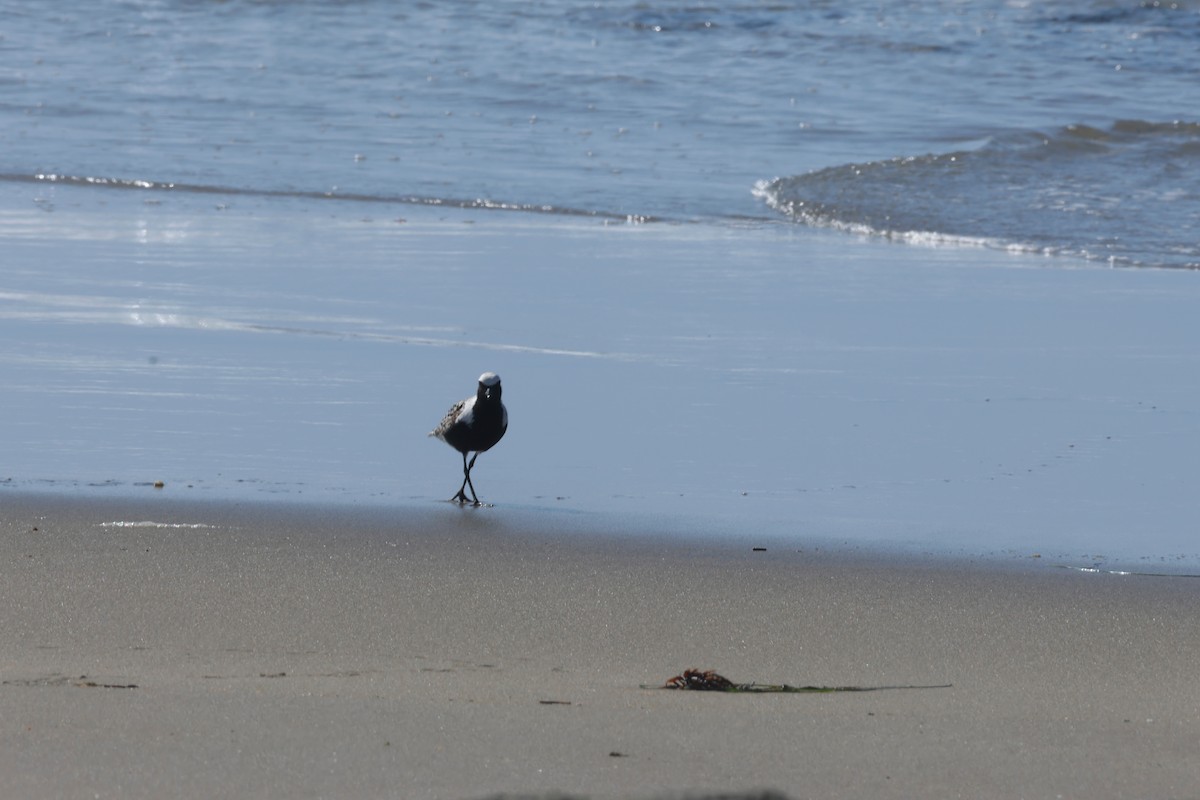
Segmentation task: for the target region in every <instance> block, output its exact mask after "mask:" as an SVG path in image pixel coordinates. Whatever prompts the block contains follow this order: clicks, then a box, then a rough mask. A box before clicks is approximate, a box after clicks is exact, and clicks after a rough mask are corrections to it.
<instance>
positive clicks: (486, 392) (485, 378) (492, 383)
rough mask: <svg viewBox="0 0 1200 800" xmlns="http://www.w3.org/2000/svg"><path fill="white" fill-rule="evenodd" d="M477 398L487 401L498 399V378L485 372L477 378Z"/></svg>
mask: <svg viewBox="0 0 1200 800" xmlns="http://www.w3.org/2000/svg"><path fill="white" fill-rule="evenodd" d="M479 396H480V397H483V398H486V399H488V400H499V399H500V376H499V375H497V374H496V373H494V372H485V373H483V374H482V375H480V376H479Z"/></svg>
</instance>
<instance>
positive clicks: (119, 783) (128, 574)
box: [0, 495, 1200, 798]
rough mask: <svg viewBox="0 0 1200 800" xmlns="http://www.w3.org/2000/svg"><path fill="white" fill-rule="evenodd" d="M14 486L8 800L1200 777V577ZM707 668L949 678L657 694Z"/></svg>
mask: <svg viewBox="0 0 1200 800" xmlns="http://www.w3.org/2000/svg"><path fill="white" fill-rule="evenodd" d="M2 499H3V501H4V505H3V509H4V511H3V514H2V515H0V532H2V539H0V541H2V544H0V552H2V554H3V560H2V563H3V565H4V566H3V567H2V568H0V569H2V570H3V575H2V576H0V578H2V580H0V602H2V603H3V604H4V606H5V607H6V608H7V609H9V611H8V613H6V615H4V618H3V622H2V629H0V634H2V636H3V640H4V641H5V642H6V647H5V651H4V658H3V662H2V670H0V717H3V719H5V721H6V722H7V723H8V724H7V725H6V726H5V732H4V734H3V736H4V742H3V744H4V746H3V747H2V748H0V793H3V794H5V795H8V796H31V795H42V796H46V795H56V796H64V797H76V796H80V797H82V796H84V795H87V796H89V797H90V796H93V795H99V796H123V797H153V796H161V794H162V793H163V792H164V791H169V793H171V794H176V795H179V796H195V797H200V796H207V797H212V796H264V797H266V796H296V797H322V796H343V797H345V796H350V797H368V796H378V795H381V794H387V795H390V796H405V797H430V798H433V797H438V798H441V797H452V798H483V797H493V796H497V795H498V794H502V793H532V795H533V796H556V795H554V794H553V793H555V792H559V793H565V794H566V795H567V796H571V797H666V796H673V797H678V796H682V795H683V794H685V793H691V796H702V795H703V794H704V793H708V794H714V793H717V792H727V793H729V792H732V793H734V796H739V794H746V795H747V796H750V795H749V793H751V792H755V791H764V790H773V791H776V792H779V793H781V794H782V796H784V797H807V796H821V797H861V796H874V797H911V796H918V795H924V796H954V795H957V794H966V795H970V796H976V797H1015V796H1044V795H1051V794H1061V795H1063V796H1066V797H1124V796H1177V795H1179V794H1180V793H1182V792H1185V791H1187V790H1189V787H1191V786H1194V784H1195V780H1196V779H1197V777H1198V775H1200V772H1198V769H1200V768H1198V765H1197V762H1196V759H1195V756H1194V752H1193V751H1194V746H1193V745H1194V742H1195V741H1196V739H1197V737H1198V736H1200V713H1198V712H1200V690H1198V689H1197V688H1196V686H1195V681H1194V679H1193V676H1192V674H1191V672H1192V670H1191V668H1190V665H1192V664H1194V663H1195V661H1196V658H1197V657H1200V622H1197V620H1200V614H1197V612H1198V611H1200V585H1198V584H1197V583H1196V582H1194V581H1190V580H1186V579H1180V580H1163V579H1159V578H1149V577H1140V576H1114V575H1085V574H1079V573H1071V572H1066V571H1060V570H1044V569H1032V570H1031V569H1024V568H1016V567H1011V568H1001V569H996V568H994V566H993V565H991V564H986V565H981V564H972V563H968V562H955V563H949V562H942V563H928V562H927V563H920V562H917V561H913V560H910V559H895V560H892V559H888V558H882V557H868V556H865V555H863V554H862V553H857V554H856V553H842V554H835V553H830V552H824V551H822V552H815V551H804V552H795V551H790V552H788V551H785V550H784V549H782V548H770V547H768V549H767V550H766V551H758V552H756V551H753V550H751V549H750V548H749V547H742V546H741V545H740V544H739V545H730V544H728V543H726V544H724V545H720V544H719V543H713V542H712V541H711V540H707V539H706V540H701V541H700V542H697V543H691V544H690V545H689V543H688V542H687V541H685V540H681V539H678V538H676V537H668V538H661V537H660V538H656V537H652V536H651V537H640V538H639V537H631V536H623V535H618V536H613V535H608V534H607V533H606V532H604V531H593V532H592V533H591V534H588V533H586V532H583V530H582V528H583V527H585V526H577V527H576V528H574V529H572V530H565V529H564V527H563V526H562V525H559V524H557V523H554V522H551V523H550V524H547V525H545V526H544V527H541V528H537V527H535V526H532V525H530V524H529V521H528V520H529V516H525V517H522V518H521V520H520V522H519V523H515V524H510V523H508V522H506V521H505V519H504V517H503V509H485V511H486V512H487V515H486V516H485V515H483V514H476V513H471V512H468V513H456V514H444V513H442V511H443V509H440V508H438V509H432V510H431V511H430V513H428V514H421V513H415V512H412V511H410V510H404V511H402V512H399V513H393V514H391V515H390V516H389V515H386V514H381V513H379V512H378V511H377V510H376V509H362V510H357V511H356V510H346V509H337V508H329V507H325V508H323V509H322V508H320V507H305V506H287V507H283V506H280V505H275V504H269V505H267V504H230V503H212V504H209V503H207V502H203V503H182V504H180V503H175V502H173V501H171V500H170V499H169V498H154V499H153V500H152V501H150V502H145V501H139V502H130V501H126V500H117V499H114V500H106V501H94V500H92V499H87V498H85V499H78V500H76V499H67V498H58V499H57V501H53V502H51V501H49V500H48V499H47V498H45V497H36V498H30V497H29V496H27V495H23V496H21V497H20V498H17V497H14V496H13V495H4V496H2ZM450 510H454V511H457V509H450ZM464 511H465V510H464ZM510 516H513V515H510ZM115 522H126V523H135V524H127V525H113V524H111V523H115ZM146 522H153V523H157V524H155V525H146V524H136V523H146ZM105 523H110V524H107V525H106V524H105ZM199 526H208V527H199ZM35 527H36V528H37V530H36V531H35V530H33V528H35ZM688 668H699V669H715V670H717V671H718V672H720V673H722V674H724V675H726V676H727V677H729V678H731V679H732V680H734V681H736V682H762V683H789V684H793V685H808V684H815V685H830V686H845V685H856V686H868V687H869V686H876V687H881V686H891V685H915V684H920V685H935V684H946V683H948V684H953V686H952V688H949V689H939V690H926V691H916V690H908V691H902V690H894V691H887V692H884V691H875V692H866V693H835V694H828V695H758V696H739V695H720V694H717V695H713V694H709V693H693V692H669V691H652V690H643V689H641V688H639V687H640V686H642V685H643V684H654V683H658V682H662V681H665V680H666V679H668V678H670V677H671V676H673V675H675V674H678V673H680V672H682V671H683V670H684V669H688ZM119 687H136V688H119ZM181 787H186V788H182V789H181Z"/></svg>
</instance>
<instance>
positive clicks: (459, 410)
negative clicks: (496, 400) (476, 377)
mask: <svg viewBox="0 0 1200 800" xmlns="http://www.w3.org/2000/svg"><path fill="white" fill-rule="evenodd" d="M474 407H475V398H474V397H470V398H467V399H466V400H460V401H458V402H457V403H455V404H454V405H453V406H451V407H450V410H449V411H447V412H446V416H444V417H442V421H441V422H439V423H438V426H437V427H436V428H434V429H433V430H431V431H430V432H429V435H430V436H436V437H438V438H439V439H441V438H442V436H443V435H445V433H446V431H447V430H449V429H450V426H451V425H453V424H454V423H455V422H457V421H458V419H459V417H461V416H463V415H464V414H466V413H468V412H469V411H470V410H471V409H472V408H474Z"/></svg>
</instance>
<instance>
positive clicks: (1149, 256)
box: [755, 120, 1200, 269]
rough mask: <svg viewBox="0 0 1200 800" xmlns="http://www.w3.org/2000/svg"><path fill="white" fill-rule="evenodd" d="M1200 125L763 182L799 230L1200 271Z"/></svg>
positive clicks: (1110, 131)
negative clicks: (1199, 229) (1198, 228)
mask: <svg viewBox="0 0 1200 800" xmlns="http://www.w3.org/2000/svg"><path fill="white" fill-rule="evenodd" d="M1198 170H1200V123H1196V122H1167V123H1156V122H1144V121H1136V120H1130V121H1120V122H1116V123H1114V124H1112V125H1111V126H1109V127H1107V128H1096V127H1091V126H1087V125H1070V126H1067V127H1065V128H1062V129H1060V130H1057V131H1055V132H1053V133H1050V134H1045V133H1040V132H1033V131H1023V132H1014V133H1007V134H1001V135H997V136H993V137H990V138H988V139H987V140H986V141H985V142H983V143H982V144H981V145H980V146H979V147H977V148H974V149H969V150H960V151H956V152H951V153H941V154H931V155H922V156H908V157H902V158H893V159H889V160H886V161H873V162H868V163H862V164H845V165H842V166H836V167H829V168H827V169H822V170H817V171H815V172H810V173H807V174H804V175H796V176H792V177H785V178H776V179H775V180H771V181H763V182H761V183H760V184H759V185H758V186H757V187H756V189H755V193H756V194H757V195H758V196H759V197H760V198H762V199H763V200H764V201H765V202H766V203H767V204H768V205H769V206H770V207H771V208H773V209H775V210H776V211H778V212H780V213H782V214H784V215H786V216H787V217H789V218H791V219H792V220H794V221H796V222H800V223H803V224H806V225H814V226H820V227H828V228H835V229H839V230H844V231H847V232H850V233H856V234H865V235H874V236H882V237H887V238H890V239H895V240H899V241H904V242H909V243H918V244H933V245H937V244H951V245H959V246H962V245H968V246H984V247H998V248H1006V249H1012V250H1018V251H1022V252H1035V253H1047V254H1052V255H1064V256H1074V257H1080V258H1084V259H1088V260H1091V261H1100V262H1106V263H1108V264H1111V265H1113V266H1144V267H1170V268H1183V269H1200V237H1197V236H1196V235H1195V221H1196V220H1197V219H1200V183H1198V182H1197V181H1196V177H1195V176H1196V174H1197V172H1198Z"/></svg>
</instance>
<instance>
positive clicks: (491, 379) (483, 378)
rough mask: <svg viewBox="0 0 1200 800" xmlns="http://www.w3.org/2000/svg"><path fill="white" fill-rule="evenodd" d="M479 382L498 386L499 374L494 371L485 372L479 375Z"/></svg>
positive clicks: (488, 385) (489, 385)
mask: <svg viewBox="0 0 1200 800" xmlns="http://www.w3.org/2000/svg"><path fill="white" fill-rule="evenodd" d="M479 382H480V383H482V384H483V385H484V386H487V387H492V386H499V385H500V376H499V375H497V374H496V373H494V372H485V373H483V374H482V375H480V376H479Z"/></svg>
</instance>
